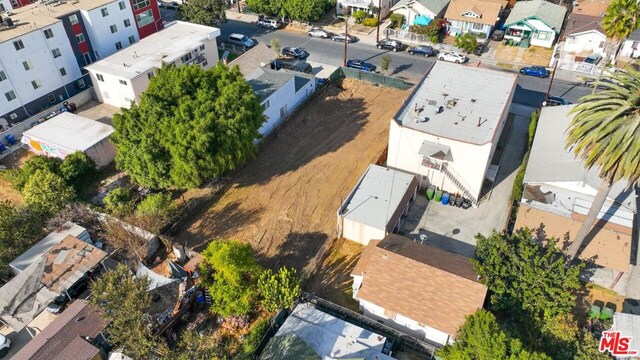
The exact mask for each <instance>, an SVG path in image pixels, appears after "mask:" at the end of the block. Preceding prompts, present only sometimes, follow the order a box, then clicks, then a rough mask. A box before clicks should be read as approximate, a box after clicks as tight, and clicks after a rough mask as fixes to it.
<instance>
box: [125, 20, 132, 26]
mask: <svg viewBox="0 0 640 360" xmlns="http://www.w3.org/2000/svg"><path fill="white" fill-rule="evenodd" d="M129 26H131V20H129V19H124V27H126V28H127V27H129Z"/></svg>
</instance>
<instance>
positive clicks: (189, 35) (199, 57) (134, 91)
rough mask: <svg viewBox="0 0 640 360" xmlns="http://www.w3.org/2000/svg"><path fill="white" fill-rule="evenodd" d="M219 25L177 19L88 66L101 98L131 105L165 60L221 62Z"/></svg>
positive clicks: (203, 63) (173, 62) (204, 64)
mask: <svg viewBox="0 0 640 360" xmlns="http://www.w3.org/2000/svg"><path fill="white" fill-rule="evenodd" d="M218 36H220V29H217V28H214V27H209V26H203V25H197V24H191V23H187V22H182V21H174V22H172V23H169V24H166V27H165V28H164V30H162V31H159V32H157V33H155V34H153V35H151V36H149V37H148V38H146V39H144V40H142V41H140V42H138V43H136V44H134V45H132V46H130V47H128V48H126V49H124V50H122V51H119V52H117V53H115V54H113V55H111V56H109V57H108V58H106V59H103V60H100V61H98V62H96V63H93V64H91V65H89V66H87V67H86V68H85V69H86V70H87V71H88V72H89V74H90V76H91V81H92V82H93V86H94V88H95V92H96V96H97V97H98V101H100V102H102V103H105V104H109V105H113V106H117V107H124V108H129V107H130V106H131V102H132V101H139V100H140V95H141V94H142V93H143V92H144V91H145V90H146V89H147V86H148V85H149V81H151V79H152V78H153V76H154V75H155V73H156V71H157V69H159V68H160V67H162V64H163V63H166V64H169V65H175V66H181V65H188V64H197V65H199V66H201V67H203V68H205V69H206V68H210V67H213V66H215V65H216V63H217V62H218V47H217V45H216V37H218Z"/></svg>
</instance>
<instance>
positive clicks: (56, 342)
mask: <svg viewBox="0 0 640 360" xmlns="http://www.w3.org/2000/svg"><path fill="white" fill-rule="evenodd" d="M106 327H107V322H106V321H105V320H104V319H103V317H102V314H101V311H100V310H98V309H97V308H95V307H93V306H92V305H90V304H89V302H88V301H86V300H76V301H74V302H73V303H71V305H69V307H68V308H67V309H65V311H63V312H62V313H61V314H60V315H59V316H58V317H57V318H56V319H55V320H53V322H51V323H50V324H49V326H47V327H46V328H44V329H42V332H40V333H39V334H38V335H37V336H36V337H35V338H33V340H31V341H29V342H28V343H27V344H26V345H25V346H24V347H23V348H22V349H20V351H18V352H17V353H16V354H15V355H14V356H13V357H12V359H14V360H68V359H74V360H100V359H106V352H105V351H104V350H103V348H102V345H106V338H105V337H104V335H102V332H103V331H104V329H105V328H106Z"/></svg>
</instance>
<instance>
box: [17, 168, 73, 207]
mask: <svg viewBox="0 0 640 360" xmlns="http://www.w3.org/2000/svg"><path fill="white" fill-rule="evenodd" d="M22 195H23V196H24V201H25V203H27V205H29V206H31V207H33V208H35V209H37V210H39V211H42V212H43V213H45V214H49V215H52V214H54V213H55V212H56V211H58V210H60V209H62V208H63V207H64V206H65V205H67V204H68V203H70V202H71V201H72V200H73V199H74V198H75V196H76V194H75V191H74V190H73V188H72V187H70V186H68V185H67V184H66V183H65V182H64V180H63V179H62V178H61V177H60V176H58V175H56V174H54V173H52V172H50V171H48V170H36V172H35V173H34V174H33V175H32V176H30V177H29V180H27V183H26V184H25V185H24V188H23V189H22Z"/></svg>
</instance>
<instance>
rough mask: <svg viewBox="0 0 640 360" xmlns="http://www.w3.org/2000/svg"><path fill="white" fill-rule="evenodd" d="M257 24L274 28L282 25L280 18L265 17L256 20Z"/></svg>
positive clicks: (266, 27)
mask: <svg viewBox="0 0 640 360" xmlns="http://www.w3.org/2000/svg"><path fill="white" fill-rule="evenodd" d="M258 26H259V27H261V28H264V29H273V30H275V29H279V28H281V27H282V22H280V20H277V19H272V18H267V17H265V18H262V19H259V20H258Z"/></svg>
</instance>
